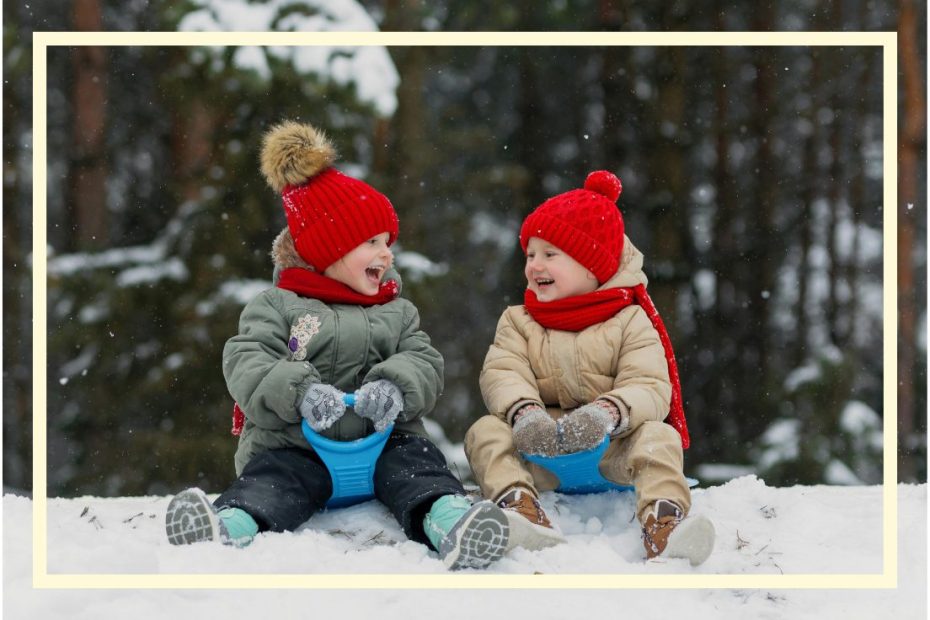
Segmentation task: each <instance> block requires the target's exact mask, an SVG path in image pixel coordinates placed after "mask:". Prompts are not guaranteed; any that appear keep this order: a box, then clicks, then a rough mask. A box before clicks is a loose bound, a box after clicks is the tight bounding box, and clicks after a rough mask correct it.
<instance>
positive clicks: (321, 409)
mask: <svg viewBox="0 0 930 620" xmlns="http://www.w3.org/2000/svg"><path fill="white" fill-rule="evenodd" d="M343 395H344V393H343V391H342V390H339V389H337V388H334V387H333V386H331V385H327V384H325V383H311V384H310V387H308V388H307V392H306V393H305V394H304V398H303V400H301V401H300V405H299V406H298V409H299V410H300V415H301V416H302V417H303V418H304V419H305V420H306V421H307V424H309V425H310V428H312V429H313V430H315V431H316V432H318V433H319V432H320V431H324V430H326V429H327V428H329V427H330V426H332V425H333V424H335V423H336V420H338V419H339V418H341V417H342V416H343V415H344V414H345V412H346V405H345V403H344V402H342V397H343Z"/></svg>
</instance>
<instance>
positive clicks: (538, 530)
mask: <svg viewBox="0 0 930 620" xmlns="http://www.w3.org/2000/svg"><path fill="white" fill-rule="evenodd" d="M496 503H497V505H498V506H500V507H501V508H503V510H504V514H505V515H507V520H508V522H509V524H510V542H509V544H508V547H507V550H508V551H509V550H510V549H513V548H514V547H523V548H524V549H529V550H531V551H535V550H537V549H544V548H545V547H551V546H553V545H558V544H560V543H563V542H565V538H564V537H563V536H562V533H561V532H559V531H558V529H557V528H556V527H555V526H554V525H553V524H552V522H551V521H550V520H549V517H547V516H546V513H545V511H543V509H542V506H541V505H540V503H539V500H538V499H536V498H535V497H534V496H533V494H532V493H531V492H530V491H529V490H528V489H524V488H523V487H513V488H512V489H510V490H509V491H507V492H505V493H504V494H503V495H502V496H501V497H500V498H498V500H497V502H496Z"/></svg>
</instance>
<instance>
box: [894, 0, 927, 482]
mask: <svg viewBox="0 0 930 620" xmlns="http://www.w3.org/2000/svg"><path fill="white" fill-rule="evenodd" d="M898 49H899V51H900V63H901V64H900V72H901V75H902V78H903V79H902V84H903V87H904V99H903V106H904V110H903V115H902V118H903V125H902V126H901V127H900V135H899V138H898V205H899V206H898V207H897V208H898V231H897V232H898V377H897V380H898V480H900V481H903V482H913V481H915V479H916V463H915V459H914V457H913V456H912V450H913V449H914V438H913V437H912V435H913V433H914V415H915V411H914V402H915V391H916V386H915V385H914V375H915V372H914V367H915V364H916V325H915V324H916V317H917V302H916V299H915V295H914V285H915V281H914V258H913V250H914V237H915V227H916V222H915V216H916V212H915V208H914V207H915V205H916V204H917V192H918V189H917V179H918V166H919V165H920V152H921V147H922V146H924V144H925V134H924V131H925V127H926V105H927V104H926V99H925V96H924V86H925V85H924V84H923V81H922V79H921V75H923V71H924V69H923V68H922V67H921V66H920V51H919V48H918V42H917V10H916V7H915V6H914V2H913V1H911V0H901V3H900V14H899V16H898ZM887 380H893V378H887V377H886V381H887ZM888 413H890V412H888Z"/></svg>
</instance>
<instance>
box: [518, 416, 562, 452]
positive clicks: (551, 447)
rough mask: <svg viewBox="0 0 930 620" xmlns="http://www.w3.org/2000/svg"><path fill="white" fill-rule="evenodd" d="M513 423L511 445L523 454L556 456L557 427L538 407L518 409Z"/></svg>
mask: <svg viewBox="0 0 930 620" xmlns="http://www.w3.org/2000/svg"><path fill="white" fill-rule="evenodd" d="M520 412H521V413H518V415H519V417H518V418H517V420H516V422H514V423H513V445H514V447H515V448H516V449H517V450H519V451H520V452H522V453H523V454H540V455H542V456H552V455H555V454H558V451H559V449H558V427H557V426H556V423H555V420H553V419H552V418H551V417H550V416H549V414H548V413H546V410H545V409H543V408H542V407H540V406H539V405H527V406H525V407H521V408H520Z"/></svg>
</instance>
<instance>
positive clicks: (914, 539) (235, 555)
mask: <svg viewBox="0 0 930 620" xmlns="http://www.w3.org/2000/svg"><path fill="white" fill-rule="evenodd" d="M167 503H168V498H167V497H139V498H106V499H104V498H96V497H84V498H77V499H59V498H50V499H49V500H48V523H49V527H48V538H47V540H48V570H49V572H50V573H68V574H71V573H90V574H93V573H109V574H114V573H115V574H147V573H208V574H216V573H230V574H275V573H281V574H307V575H308V577H307V579H308V582H309V581H310V580H312V579H313V577H312V575H313V574H314V573H317V574H318V573H341V574H353V573H357V574H360V575H362V574H366V573H367V574H368V575H370V574H372V573H381V574H410V575H411V579H414V580H415V579H416V575H425V574H443V573H444V572H445V571H444V569H443V567H442V564H441V563H440V561H439V560H438V559H437V557H436V555H435V553H433V552H430V551H429V550H428V549H427V548H426V547H425V546H423V545H419V544H416V543H413V542H410V541H408V540H406V539H405V537H404V535H403V533H402V532H401V530H400V528H399V527H398V525H397V523H396V522H395V521H394V520H393V518H392V517H391V516H390V515H389V514H388V513H387V512H386V510H385V509H384V508H383V507H382V506H381V505H380V504H378V503H377V502H368V503H365V504H362V505H359V506H356V507H353V508H348V509H343V510H339V511H333V512H329V513H323V514H320V515H317V516H315V517H313V518H312V519H311V520H310V521H309V522H308V523H307V524H306V525H305V526H304V527H303V528H301V529H300V530H298V531H297V532H294V533H286V534H264V535H261V536H259V537H258V538H257V539H256V540H255V542H254V543H253V544H252V545H251V546H249V547H248V548H246V549H241V550H238V549H232V548H228V547H222V546H219V545H212V544H200V545H193V546H189V547H172V546H171V545H169V544H168V543H167V541H166V539H165V537H164V529H163V528H164V525H163V521H164V513H165V508H166V506H167ZM543 504H544V506H545V507H546V509H547V511H548V512H549V513H550V515H551V516H553V517H554V520H556V521H557V522H558V523H559V524H560V526H561V528H562V530H563V532H564V533H565V534H566V537H567V539H568V544H566V545H562V546H559V547H555V548H551V549H547V550H544V551H538V552H528V551H525V550H515V551H514V552H513V553H512V555H511V556H509V557H507V558H505V559H504V560H502V561H501V562H500V563H499V564H497V565H495V566H494V567H493V568H491V569H490V570H489V571H487V572H489V573H491V574H499V575H513V574H518V575H527V574H533V573H543V574H566V575H567V574H575V575H577V574H615V575H616V580H617V582H618V583H622V581H623V579H624V575H630V574H635V575H660V574H682V573H684V574H702V575H720V574H724V575H779V574H783V573H784V574H789V575H791V574H796V575H806V574H838V573H843V574H869V573H880V572H881V570H882V545H881V524H882V512H881V506H882V492H881V487H878V486H870V487H830V486H811V487H801V486H798V487H791V488H775V487H768V486H766V485H765V484H764V483H763V482H762V481H761V480H759V479H757V478H755V477H752V476H746V477H743V478H739V479H736V480H733V481H730V482H728V483H726V484H723V485H721V486H717V487H710V488H707V489H695V490H694V507H693V509H692V511H693V512H694V513H703V514H705V515H707V516H709V517H710V518H711V519H712V520H713V521H714V523H715V525H716V528H717V542H716V547H715V551H714V554H713V555H712V556H711V557H710V559H709V560H708V561H707V562H706V563H704V564H703V565H701V566H699V567H697V568H691V567H690V566H688V565H687V563H686V562H685V561H683V560H670V561H651V562H644V561H643V560H642V547H641V542H640V540H639V528H638V526H636V524H635V523H634V522H633V510H634V503H633V497H632V495H630V494H618V493H608V494H603V495H589V496H575V497H568V496H562V495H558V494H554V493H548V494H545V495H544V496H543ZM898 505H899V509H898V535H899V544H898V547H899V548H898V587H897V589H865V590H829V589H823V590H821V589H798V590H785V589H777V588H761V589H746V588H743V589H725V588H719V589H708V590H694V589H678V590H673V589H669V590H654V589H643V590H551V589H545V590H468V589H464V590H446V589H427V590H395V591H391V590H358V591H353V590H286V589H282V590H197V589H191V590H165V589H161V590H159V589H96V590H79V589H67V590H34V589H32V588H31V580H32V561H31V556H32V538H31V533H32V501H31V500H29V499H28V498H23V497H18V496H15V495H6V496H4V498H3V510H4V522H3V525H4V528H3V529H4V532H3V542H4V566H3V568H4V576H3V585H4V596H3V612H4V614H3V616H4V618H24V619H25V618H41V619H46V618H69V619H74V620H76V619H80V618H88V619H91V618H93V619H94V620H107V619H110V618H113V619H123V618H132V619H133V620H144V619H147V618H166V617H172V618H200V617H203V618H208V617H209V618H223V619H226V618H256V617H265V618H268V619H269V620H271V619H273V618H274V619H276V618H277V617H292V616H297V615H301V616H304V615H310V616H312V617H315V618H327V619H329V618H362V617H364V618H431V619H436V620H447V619H452V618H496V617H507V618H510V617H515V616H516V617H523V616H526V617H529V618H533V619H544V618H580V617H586V616H590V617H595V616H597V617H600V616H604V614H606V616H605V617H619V616H621V615H622V616H624V617H634V616H635V617H643V618H649V617H663V618H665V617H671V618H687V619H689V620H691V619H698V618H714V619H718V618H792V619H793V618H811V619H815V618H816V619H817V620H830V619H833V618H837V619H842V620H849V619H853V618H878V617H890V618H895V620H904V619H910V618H915V619H916V618H921V619H922V618H926V617H927V596H926V579H927V486H926V485H925V484H923V485H916V486H915V485H900V486H899V487H898ZM364 579H366V580H368V579H369V577H364Z"/></svg>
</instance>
